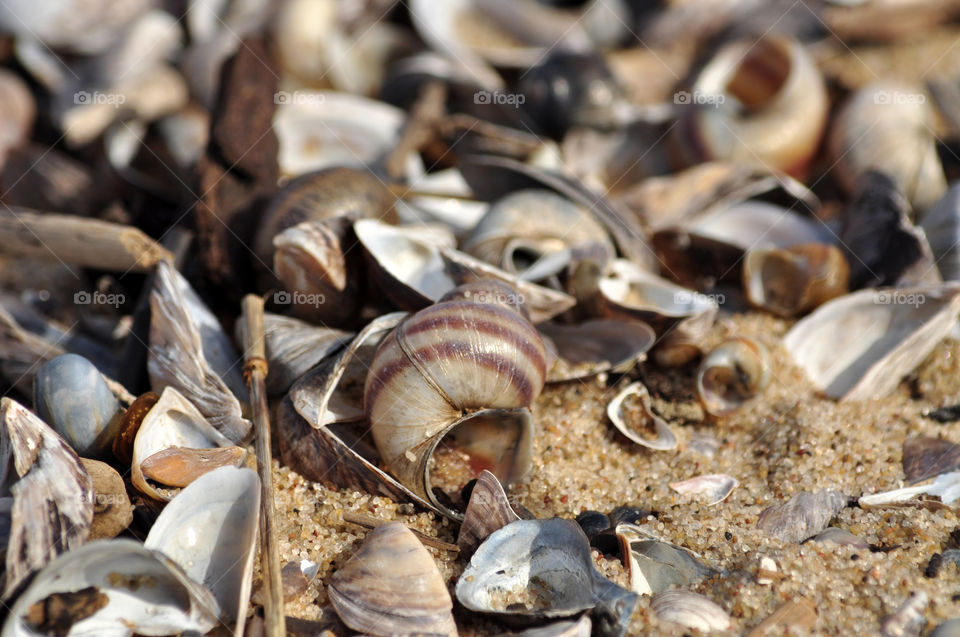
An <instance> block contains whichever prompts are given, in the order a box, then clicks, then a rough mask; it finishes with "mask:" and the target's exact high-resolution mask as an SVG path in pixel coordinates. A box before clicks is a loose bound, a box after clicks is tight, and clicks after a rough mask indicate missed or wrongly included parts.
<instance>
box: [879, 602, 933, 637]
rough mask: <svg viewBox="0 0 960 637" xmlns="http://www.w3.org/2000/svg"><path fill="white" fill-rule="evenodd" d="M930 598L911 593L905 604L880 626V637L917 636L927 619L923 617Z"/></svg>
mask: <svg viewBox="0 0 960 637" xmlns="http://www.w3.org/2000/svg"><path fill="white" fill-rule="evenodd" d="M929 603H930V598H929V597H928V596H927V594H926V593H924V592H923V591H918V592H915V593H912V594H911V595H910V597H908V598H907V600H906V601H905V602H903V603H902V604H900V606H899V607H898V608H897V610H895V611H894V612H893V614H892V615H890V616H889V617H887V618H886V619H884V620H883V623H882V624H881V625H880V635H881V636H882V637H908V636H911V635H919V634H920V631H921V630H922V629H923V626H924V625H925V624H926V623H927V618H926V617H924V616H923V611H924V610H926V608H927V605H928V604H929Z"/></svg>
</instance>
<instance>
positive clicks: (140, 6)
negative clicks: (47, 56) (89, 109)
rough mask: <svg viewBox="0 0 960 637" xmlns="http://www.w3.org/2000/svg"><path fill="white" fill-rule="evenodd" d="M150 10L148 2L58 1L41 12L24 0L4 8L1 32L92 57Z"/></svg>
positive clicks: (0, 17)
mask: <svg viewBox="0 0 960 637" xmlns="http://www.w3.org/2000/svg"><path fill="white" fill-rule="evenodd" d="M149 8H150V2H148V1H147V0H124V1H122V2H110V1H107V0H103V1H102V2H96V3H87V2H76V1H75V0H58V1H55V2H50V3H48V4H46V5H44V6H43V7H42V8H41V7H38V6H37V5H35V4H33V3H31V2H27V1H26V0H13V1H11V2H8V3H6V4H4V5H3V8H2V12H0V28H2V30H3V31H4V32H5V33H13V34H16V35H17V36H18V38H22V39H28V40H39V41H40V42H42V43H43V44H44V45H46V46H48V47H50V48H53V49H63V50H66V51H72V52H74V53H80V54H84V55H95V54H97V53H103V52H105V51H107V50H109V49H110V47H111V46H113V45H114V44H115V43H116V41H117V39H118V38H119V37H120V35H121V34H122V32H123V31H124V29H126V28H127V26H128V25H129V24H130V22H131V21H133V20H135V19H136V18H137V17H139V16H140V15H142V14H143V13H144V12H145V11H147V10H148V9H149Z"/></svg>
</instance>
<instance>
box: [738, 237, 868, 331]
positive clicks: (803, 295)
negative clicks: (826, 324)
mask: <svg viewBox="0 0 960 637" xmlns="http://www.w3.org/2000/svg"><path fill="white" fill-rule="evenodd" d="M849 279H850V266H849V265H848V264H847V260H846V258H845V257H844V256H843V252H841V251H840V249H839V248H837V247H836V246H833V245H828V244H823V243H807V244H801V245H797V246H793V247H790V248H784V249H780V248H759V249H756V250H750V251H749V252H747V254H746V255H745V256H744V260H743V287H744V290H745V292H746V295H747V299H748V300H749V301H750V303H752V304H753V305H755V306H756V307H759V308H762V309H764V310H767V311H769V312H772V313H774V314H776V315H778V316H784V317H789V316H795V315H797V314H802V313H804V312H807V311H809V310H812V309H814V308H816V307H819V306H820V305H822V304H823V303H825V302H826V301H829V300H830V299H832V298H835V297H837V296H840V295H842V294H846V293H847V291H848V289H849Z"/></svg>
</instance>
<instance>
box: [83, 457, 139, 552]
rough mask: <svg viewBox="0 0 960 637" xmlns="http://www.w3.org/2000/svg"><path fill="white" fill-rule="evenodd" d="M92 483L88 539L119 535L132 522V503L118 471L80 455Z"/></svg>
mask: <svg viewBox="0 0 960 637" xmlns="http://www.w3.org/2000/svg"><path fill="white" fill-rule="evenodd" d="M80 463H81V464H82V465H83V470H84V471H86V472H87V474H88V475H89V476H90V479H91V480H92V483H93V491H94V494H95V495H94V505H93V522H92V523H91V525H90V535H89V537H88V538H87V539H88V540H99V539H103V538H106V539H109V538H113V537H116V536H118V535H120V533H122V532H123V530H124V529H126V528H127V527H128V526H130V523H131V522H133V505H132V504H130V498H129V497H128V496H127V488H126V486H125V485H124V484H123V478H121V477H120V474H119V473H117V471H116V470H115V469H114V468H113V467H111V466H110V465H108V464H106V463H105V462H100V461H99V460H89V459H87V458H80Z"/></svg>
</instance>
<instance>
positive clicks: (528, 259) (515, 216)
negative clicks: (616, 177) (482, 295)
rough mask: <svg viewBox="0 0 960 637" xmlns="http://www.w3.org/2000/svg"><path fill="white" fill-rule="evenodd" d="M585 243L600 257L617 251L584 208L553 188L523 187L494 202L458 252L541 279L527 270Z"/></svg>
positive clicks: (525, 277)
mask: <svg viewBox="0 0 960 637" xmlns="http://www.w3.org/2000/svg"><path fill="white" fill-rule="evenodd" d="M585 244H586V245H589V244H593V245H596V246H598V247H599V251H600V253H601V254H604V255H605V258H604V262H606V261H609V260H611V259H613V258H614V256H616V254H615V250H614V247H613V242H612V241H611V240H610V237H609V235H608V234H607V231H606V230H605V229H604V228H603V226H601V225H600V223H599V222H597V220H596V219H594V218H593V216H592V215H591V214H590V212H589V211H588V210H587V209H586V208H584V207H583V206H581V205H579V204H577V203H574V202H572V201H570V200H569V199H567V198H565V197H562V196H560V195H558V194H557V193H556V192H554V191H552V190H545V189H526V190H517V191H514V192H512V193H510V194H508V195H506V196H505V197H501V198H500V199H498V200H497V201H495V202H494V203H493V204H492V205H491V206H490V209H489V210H488V211H487V213H486V214H485V215H484V216H483V218H482V219H480V221H479V222H478V223H477V225H476V226H475V227H474V228H473V230H472V231H471V233H470V235H469V236H468V237H467V238H466V240H465V241H464V244H463V251H464V252H466V253H467V254H470V255H472V256H475V257H477V258H478V259H483V260H484V261H486V262H487V263H492V264H493V265H496V266H498V267H500V268H502V269H503V270H505V271H506V272H510V273H511V274H516V275H517V276H519V277H521V278H523V279H525V280H540V279H541V278H543V277H541V276H537V277H531V276H530V275H529V272H531V271H534V268H535V267H536V266H537V265H538V264H539V263H540V262H541V261H543V260H549V259H550V257H551V256H553V255H557V254H559V253H562V252H563V251H564V250H576V249H577V247H578V246H582V245H585ZM600 265H603V263H601V264H600ZM563 267H564V268H565V267H566V263H563Z"/></svg>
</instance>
